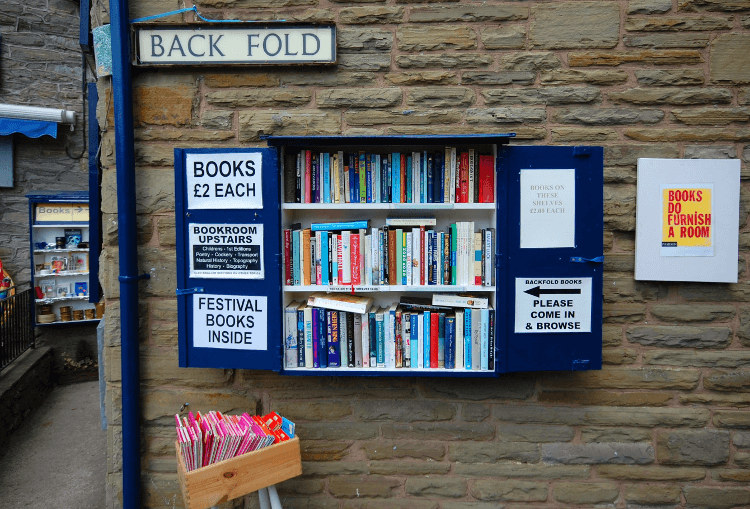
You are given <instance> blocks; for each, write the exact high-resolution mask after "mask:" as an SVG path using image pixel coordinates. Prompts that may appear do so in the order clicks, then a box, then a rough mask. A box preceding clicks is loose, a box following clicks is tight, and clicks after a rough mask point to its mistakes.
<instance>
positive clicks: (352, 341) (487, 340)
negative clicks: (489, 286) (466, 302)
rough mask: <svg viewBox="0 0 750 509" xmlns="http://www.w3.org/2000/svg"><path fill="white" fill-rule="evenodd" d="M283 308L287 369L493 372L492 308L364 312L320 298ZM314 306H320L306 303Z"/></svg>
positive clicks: (405, 307) (406, 306)
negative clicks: (348, 309)
mask: <svg viewBox="0 0 750 509" xmlns="http://www.w3.org/2000/svg"><path fill="white" fill-rule="evenodd" d="M316 297H317V296H311V299H308V302H299V301H295V302H292V303H290V304H289V305H287V306H286V308H285V315H284V318H285V320H284V327H285V341H284V348H285V352H284V361H285V367H286V368H383V369H399V368H408V369H440V368H443V369H451V370H473V371H487V370H489V371H492V370H494V369H495V356H494V351H495V310H494V309H493V308H492V306H487V307H486V308H484V309H476V308H452V307H447V306H434V305H425V304H413V303H408V302H403V299H402V302H396V303H393V304H392V305H390V306H385V307H377V306H373V305H370V306H369V307H368V309H367V310H366V311H365V312H364V313H357V312H352V311H341V310H337V309H331V308H332V307H334V308H335V307H339V306H337V305H336V300H333V301H332V302H331V303H329V304H330V305H328V307H323V305H326V304H325V303H323V300H324V299H323V298H322V297H321V298H317V300H316ZM315 302H318V303H320V304H322V305H314V304H311V303H315Z"/></svg>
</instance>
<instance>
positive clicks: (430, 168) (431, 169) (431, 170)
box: [427, 154, 435, 203]
mask: <svg viewBox="0 0 750 509" xmlns="http://www.w3.org/2000/svg"><path fill="white" fill-rule="evenodd" d="M427 203H435V159H434V156H433V155H432V154H430V155H428V156H427Z"/></svg>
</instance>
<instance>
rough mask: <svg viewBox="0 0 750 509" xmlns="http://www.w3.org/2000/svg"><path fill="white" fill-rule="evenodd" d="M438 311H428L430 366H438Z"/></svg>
mask: <svg viewBox="0 0 750 509" xmlns="http://www.w3.org/2000/svg"><path fill="white" fill-rule="evenodd" d="M439 345H440V313H430V367H431V368H434V369H436V368H437V367H438V358H439V356H440V352H439V350H438V348H439Z"/></svg>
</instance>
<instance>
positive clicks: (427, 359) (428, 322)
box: [422, 311, 432, 368]
mask: <svg viewBox="0 0 750 509" xmlns="http://www.w3.org/2000/svg"><path fill="white" fill-rule="evenodd" d="M422 325H423V327H424V330H423V333H422V350H423V354H424V355H423V356H422V359H423V364H424V367H425V368H430V367H432V366H431V364H432V362H431V358H432V352H431V351H430V347H431V345H432V330H431V329H432V313H431V312H430V311H425V312H423V313H422Z"/></svg>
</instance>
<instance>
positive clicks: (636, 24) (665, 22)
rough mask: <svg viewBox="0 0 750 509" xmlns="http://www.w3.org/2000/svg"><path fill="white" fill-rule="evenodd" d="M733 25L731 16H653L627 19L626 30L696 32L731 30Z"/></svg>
mask: <svg viewBox="0 0 750 509" xmlns="http://www.w3.org/2000/svg"><path fill="white" fill-rule="evenodd" d="M732 25H733V20H732V18H731V17H730V16H697V17H695V16H679V17H678V16H651V17H648V18H641V17H630V18H627V19H626V20H625V25H624V28H625V30H627V31H628V32H695V31H716V30H729V29H731V28H732Z"/></svg>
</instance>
